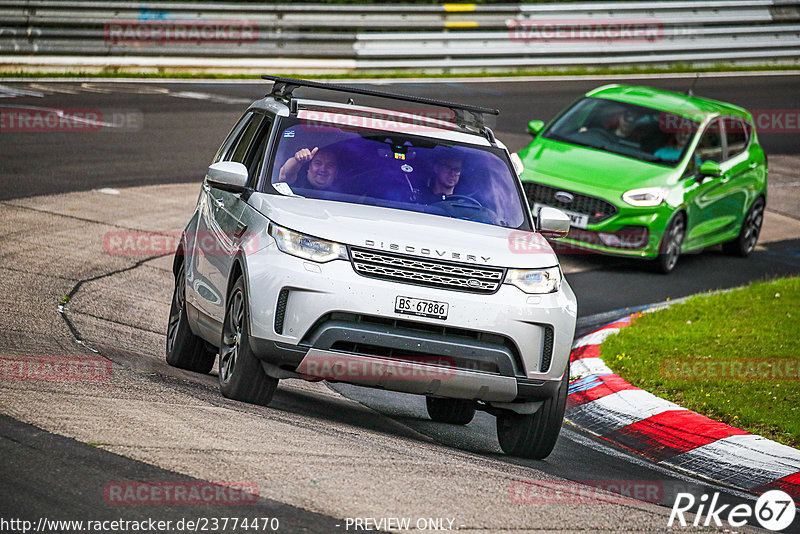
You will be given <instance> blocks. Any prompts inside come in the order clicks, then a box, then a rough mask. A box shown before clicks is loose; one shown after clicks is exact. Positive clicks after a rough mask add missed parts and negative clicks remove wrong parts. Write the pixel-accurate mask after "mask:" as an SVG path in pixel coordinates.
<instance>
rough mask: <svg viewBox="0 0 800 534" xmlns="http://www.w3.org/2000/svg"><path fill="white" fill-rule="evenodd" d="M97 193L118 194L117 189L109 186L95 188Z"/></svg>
mask: <svg viewBox="0 0 800 534" xmlns="http://www.w3.org/2000/svg"><path fill="white" fill-rule="evenodd" d="M97 192H98V193H103V194H104V195H119V190H118V189H112V188H110V187H104V188H102V189H97Z"/></svg>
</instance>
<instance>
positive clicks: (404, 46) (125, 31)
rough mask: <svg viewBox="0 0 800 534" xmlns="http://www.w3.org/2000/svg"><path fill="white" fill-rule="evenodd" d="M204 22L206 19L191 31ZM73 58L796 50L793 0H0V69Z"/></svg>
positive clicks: (254, 61) (711, 56)
mask: <svg viewBox="0 0 800 534" xmlns="http://www.w3.org/2000/svg"><path fill="white" fill-rule="evenodd" d="M204 27H213V28H217V33H216V34H213V33H209V34H207V35H201V34H200V33H198V32H200V29H202V28H204ZM181 28H183V30H184V33H183V34H180V33H179V32H178V31H177V30H178V29H181ZM220 28H222V29H221V30H220ZM159 29H160V30H159ZM170 30H171V31H172V33H171V34H170V33H169V32H170ZM157 31H161V34H157V33H156V32H157ZM192 31H195V34H192V33H191V32H192ZM226 32H227V33H226ZM236 32H238V33H236ZM192 35H195V36H196V37H197V38H196V39H192V38H191V37H192ZM159 36H160V37H159ZM70 58H72V59H73V60H74V61H73V63H76V64H78V65H94V66H96V67H101V66H103V65H104V64H105V65H108V66H130V67H135V66H136V65H137V64H138V65H142V66H149V67H158V66H165V67H170V68H180V67H181V66H185V67H189V68H192V67H202V68H204V69H206V70H209V69H210V70H214V69H217V68H223V69H224V68H226V67H228V68H236V69H240V70H241V69H247V68H253V69H260V70H263V68H265V67H268V66H269V65H270V64H274V65H275V66H276V67H279V68H283V70H294V71H298V70H302V69H303V68H305V69H312V70H316V71H319V70H325V69H326V68H328V67H329V68H330V69H332V70H338V71H340V70H351V71H353V70H354V71H359V70H361V71H364V70H368V71H375V70H386V69H390V70H458V69H465V70H513V69H524V68H538V67H564V66H596V65H641V64H665V63H674V62H686V63H704V64H707V63H717V62H725V63H737V62H739V63H742V62H744V63H766V62H770V61H782V62H792V63H795V62H797V63H800V0H754V1H741V0H735V1H717V0H707V1H702V0H701V1H675V0H673V1H659V2H640V1H628V2H584V3H557V4H527V5H526V4H522V5H520V4H508V5H471V4H442V5H419V6H417V5H414V6H412V5H312V4H300V5H298V4H273V5H259V4H231V3H185V2H181V3H171V2H153V3H144V4H140V3H136V2H115V1H71V2H64V1H56V0H0V65H2V66H3V67H4V68H6V70H8V68H9V66H13V65H26V64H27V65H48V64H53V65H55V64H62V65H65V64H69V59H70ZM295 60H297V61H295ZM293 66H294V67H293Z"/></svg>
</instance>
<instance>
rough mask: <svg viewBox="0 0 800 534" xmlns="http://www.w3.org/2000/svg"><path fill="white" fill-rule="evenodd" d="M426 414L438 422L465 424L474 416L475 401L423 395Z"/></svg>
mask: <svg viewBox="0 0 800 534" xmlns="http://www.w3.org/2000/svg"><path fill="white" fill-rule="evenodd" d="M425 406H426V407H427V408H428V415H429V416H430V418H431V419H433V420H434V421H437V422H439V423H450V424H452V425H466V424H468V423H469V422H470V421H472V418H473V417H475V402H474V401H470V400H466V399H438V398H435V397H425Z"/></svg>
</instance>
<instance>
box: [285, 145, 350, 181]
mask: <svg viewBox="0 0 800 534" xmlns="http://www.w3.org/2000/svg"><path fill="white" fill-rule="evenodd" d="M305 163H308V170H307V171H306V173H305V175H304V176H301V173H300V170H301V169H302V168H303V165H304V164H305ZM338 172H339V159H338V157H337V155H336V153H335V152H334V151H333V150H330V149H326V148H324V147H323V148H322V149H320V148H318V147H314V148H313V149H310V150H309V149H308V148H301V149H300V150H298V151H297V152H295V154H294V156H292V157H291V158H289V159H288V160H287V161H286V163H284V164H283V167H281V170H280V171H279V172H278V180H279V181H281V182H286V183H287V184H289V185H291V186H293V187H297V188H301V189H330V187H331V185H333V183H334V182H335V181H336V177H337V174H338Z"/></svg>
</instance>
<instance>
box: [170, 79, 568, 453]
mask: <svg viewBox="0 0 800 534" xmlns="http://www.w3.org/2000/svg"><path fill="white" fill-rule="evenodd" d="M267 78H268V79H270V80H272V81H274V82H275V83H274V85H273V88H272V92H271V93H270V94H269V95H268V96H267V97H266V98H263V99H261V100H259V101H257V102H255V103H253V105H252V106H250V108H249V109H248V110H247V112H246V113H245V114H244V116H243V117H242V118H241V120H240V121H239V122H238V123H237V124H236V126H234V128H233V130H232V131H231V133H230V135H229V136H228V138H227V139H226V140H225V141H224V143H223V144H222V146H221V148H220V149H219V152H218V153H217V155H216V157H215V158H214V161H213V163H212V165H211V166H210V167H209V168H208V171H207V174H206V177H205V180H204V181H203V185H202V190H201V192H200V196H199V199H198V202H197V207H196V210H195V212H194V214H193V215H192V217H191V219H190V221H189V223H188V225H187V226H186V229H185V231H184V234H183V239H182V240H181V244H180V248H179V250H178V251H177V253H176V255H175V259H174V264H173V271H174V275H175V289H174V292H173V299H172V306H171V310H170V316H169V322H168V326H167V345H166V359H167V362H168V363H169V364H170V365H173V366H176V367H180V368H183V369H189V370H192V371H196V372H202V373H207V372H209V371H210V370H211V368H212V367H213V365H214V362H215V359H216V358H217V354H219V384H220V390H221V392H222V394H223V395H224V396H226V397H228V398H231V399H236V400H240V401H245V402H251V403H256V404H267V403H269V402H270V400H271V399H272V397H273V395H274V393H275V390H276V387H277V384H278V381H279V380H280V379H307V380H320V379H322V380H331V381H338V382H347V383H350V384H356V385H361V386H367V387H374V388H382V389H386V390H391V391H401V392H407V393H414V394H418V395H422V396H425V398H426V406H427V410H428V414H429V415H430V417H431V418H432V419H433V420H435V421H440V422H443V423H450V424H467V423H469V422H470V421H471V420H472V418H473V416H474V414H475V411H476V410H484V411H486V412H489V413H491V414H493V415H495V416H496V419H497V435H498V439H499V442H500V446H501V448H502V449H503V450H504V451H505V452H506V453H508V454H512V455H517V456H523V457H530V458H544V457H546V456H547V455H548V454H550V452H551V450H552V449H553V446H554V445H555V443H556V438H557V437H558V434H559V431H560V428H561V424H562V420H563V415H564V408H565V403H566V397H567V389H568V383H569V352H570V348H571V345H572V340H573V335H574V332H575V320H576V315H577V307H576V301H575V295H574V294H573V292H572V290H571V289H570V287H569V284H567V281H566V280H565V279H564V278H563V275H562V273H561V269H560V267H559V264H558V260H557V258H556V255H555V254H554V253H553V250H552V249H551V248H550V245H549V244H548V242H547V241H546V239H545V236H549V237H559V236H564V235H566V233H567V232H568V231H569V218H568V217H567V216H566V215H564V214H563V213H561V212H559V211H558V210H555V209H553V208H543V209H541V210H539V212H538V215H537V218H536V221H535V222H534V221H533V220H532V219H531V213H530V209H529V206H528V204H527V202H526V200H525V196H524V194H523V192H522V186H521V183H520V181H519V177H518V175H517V170H518V167H515V166H514V161H513V160H512V158H511V157H510V155H509V153H508V151H507V150H506V148H505V147H504V146H503V145H502V144H501V143H500V142H499V141H498V140H497V139H495V137H494V135H493V134H492V132H491V130H490V129H489V128H487V127H486V126H485V123H484V121H483V115H484V114H486V113H494V114H496V113H497V111H496V110H492V109H486V108H480V107H475V106H465V105H459V104H452V103H447V102H439V101H432V100H428V99H416V98H414V97H408V96H404V95H392V94H389V93H378V92H376V91H369V90H365V89H355V88H349V87H344V86H337V85H332V84H320V83H316V82H311V81H306V80H292V79H287V78H278V77H267ZM299 87H304V88H305V87H309V88H314V89H317V90H328V91H339V92H347V93H350V94H353V95H359V94H362V95H369V96H371V97H381V98H385V99H389V100H395V101H397V100H402V101H411V102H416V103H418V104H425V105H436V106H444V107H445V108H449V109H450V110H451V111H452V112H453V113H452V116H453V121H444V120H439V119H432V118H428V117H426V116H425V115H415V114H411V113H407V112H400V111H395V110H392V109H382V108H381V109H379V108H369V107H364V106H358V105H355V104H353V103H352V101H351V102H349V103H337V102H332V101H322V100H309V99H303V98H298V97H295V96H293V91H294V90H295V89H297V88H299Z"/></svg>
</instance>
